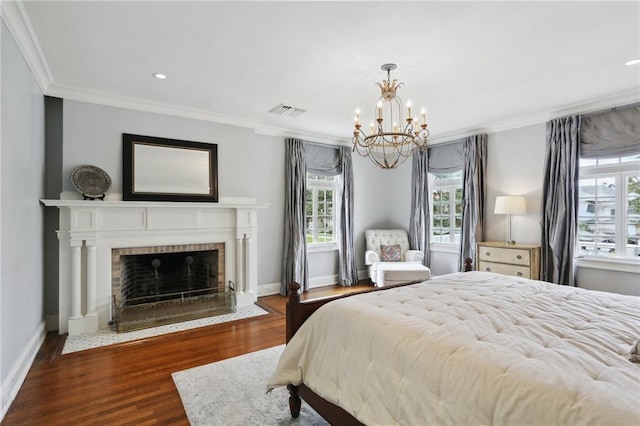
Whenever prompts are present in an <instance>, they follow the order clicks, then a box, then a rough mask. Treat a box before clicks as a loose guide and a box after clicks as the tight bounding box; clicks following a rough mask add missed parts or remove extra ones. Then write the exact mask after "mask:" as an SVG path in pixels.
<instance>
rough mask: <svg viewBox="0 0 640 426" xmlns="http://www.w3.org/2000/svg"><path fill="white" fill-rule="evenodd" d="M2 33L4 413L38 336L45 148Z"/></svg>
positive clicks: (30, 95)
mask: <svg viewBox="0 0 640 426" xmlns="http://www.w3.org/2000/svg"><path fill="white" fill-rule="evenodd" d="M1 31H2V37H1V40H2V46H1V49H2V50H1V60H2V73H1V84H2V90H1V93H2V110H1V111H2V132H1V134H2V139H1V143H0V160H1V168H0V244H1V245H0V381H1V383H2V386H1V389H2V390H3V391H2V405H1V406H0V408H2V409H3V412H4V410H6V409H7V406H6V404H7V403H8V402H10V400H11V399H12V395H9V394H8V393H7V392H11V391H12V389H14V388H15V386H16V382H17V381H18V380H20V379H21V371H24V368H25V367H26V368H27V369H28V368H29V365H30V357H31V356H32V355H35V354H34V353H29V350H33V349H34V345H37V344H38V343H39V342H38V339H37V336H38V334H39V331H38V330H43V324H42V319H43V299H44V294H43V293H44V284H43V257H44V256H43V221H44V213H43V207H42V206H41V205H40V202H39V199H40V198H42V196H43V195H44V151H45V147H44V99H43V96H42V92H41V91H40V88H39V86H38V85H37V83H36V81H35V80H34V79H33V77H32V74H31V71H30V70H29V68H28V66H27V64H26V62H25V61H24V59H23V57H22V54H21V53H20V51H19V50H18V47H17V46H16V44H15V42H14V41H13V38H12V37H11V35H10V33H9V31H8V30H7V28H6V27H5V25H4V23H3V24H2V28H1ZM34 338H35V341H34ZM35 349H36V350H37V347H35ZM24 372H26V371H24ZM17 385H19V383H17ZM0 418H1V415H0Z"/></svg>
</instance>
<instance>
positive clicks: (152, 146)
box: [122, 133, 218, 202]
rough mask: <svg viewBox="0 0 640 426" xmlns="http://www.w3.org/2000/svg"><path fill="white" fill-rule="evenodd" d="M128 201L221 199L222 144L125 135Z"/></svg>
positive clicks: (125, 192) (124, 193)
mask: <svg viewBox="0 0 640 426" xmlns="http://www.w3.org/2000/svg"><path fill="white" fill-rule="evenodd" d="M122 148H123V150H122V153H123V164H122V182H123V191H122V199H123V200H124V201H199V202H218V145H217V144H208V143H202V142H191V141H184V140H178V139H166V138H157V137H151V136H140V135H132V134H128V133H123V134H122Z"/></svg>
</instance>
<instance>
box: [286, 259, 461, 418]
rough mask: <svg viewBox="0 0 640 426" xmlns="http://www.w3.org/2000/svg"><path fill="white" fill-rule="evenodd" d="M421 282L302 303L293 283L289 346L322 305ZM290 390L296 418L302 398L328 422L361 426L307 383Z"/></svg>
mask: <svg viewBox="0 0 640 426" xmlns="http://www.w3.org/2000/svg"><path fill="white" fill-rule="evenodd" d="M471 263H472V260H471V259H470V258H467V259H465V263H464V271H465V272H467V271H471V270H472V266H471ZM419 282H422V280H419V281H411V282H408V283H402V284H393V285H389V286H385V287H380V288H377V287H374V288H371V289H368V290H363V291H358V292H354V293H349V294H341V295H338V296H329V297H323V298H318V299H309V300H301V299H300V284H298V283H295V282H292V283H289V285H288V286H287V290H288V299H287V319H286V321H287V332H286V333H287V334H286V339H287V343H289V340H291V338H292V337H293V335H294V334H295V333H296V331H297V330H298V329H299V328H300V326H301V325H302V324H303V323H304V322H305V321H306V320H307V318H309V317H310V316H311V314H313V313H314V312H315V311H316V310H317V309H318V308H320V307H321V306H322V305H324V304H326V303H329V302H332V301H334V300H338V299H342V298H344V297H350V296H354V295H357V294H363V293H370V292H372V291H385V290H388V289H390V288H397V287H404V286H407V285H411V284H416V283H419ZM287 389H288V390H289V410H290V411H291V416H292V417H293V418H298V416H299V415H300V408H301V406H302V399H304V400H305V401H306V402H307V403H308V404H309V405H310V406H311V407H312V408H313V409H314V410H316V411H317V412H318V413H319V414H320V415H321V416H322V417H324V419H325V420H327V421H328V422H329V423H331V424H339V425H343V426H351V425H362V423H360V422H359V421H358V420H357V419H356V418H355V417H353V416H352V415H351V414H349V413H348V412H347V411H345V410H343V409H342V408H340V407H338V406H337V405H335V404H333V403H331V402H329V401H327V400H326V399H324V398H322V397H321V396H319V395H318V394H316V393H315V392H313V391H312V390H311V389H309V388H308V387H307V386H305V384H304V383H302V384H300V385H299V386H294V385H287Z"/></svg>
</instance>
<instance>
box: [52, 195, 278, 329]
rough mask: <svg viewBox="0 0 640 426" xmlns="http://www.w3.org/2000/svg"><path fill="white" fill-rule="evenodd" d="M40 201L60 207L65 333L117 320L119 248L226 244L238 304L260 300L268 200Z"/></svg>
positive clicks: (227, 268)
mask: <svg viewBox="0 0 640 426" xmlns="http://www.w3.org/2000/svg"><path fill="white" fill-rule="evenodd" d="M40 201H41V202H42V203H43V204H44V205H45V206H50V207H57V208H58V209H59V210H60V229H59V230H58V232H57V233H58V239H59V246H60V252H59V268H60V271H59V318H58V323H59V332H60V334H62V333H67V332H68V333H69V335H77V334H83V333H87V332H92V331H96V330H98V328H102V327H106V326H107V324H108V322H109V321H110V320H112V319H113V315H114V314H113V313H112V294H111V268H112V266H111V250H112V249H114V248H124V247H150V246H162V245H178V244H206V243H224V244H225V275H226V276H225V279H226V280H227V281H233V282H234V283H235V285H236V296H237V306H246V305H250V304H252V303H254V302H255V301H256V300H257V294H258V274H257V265H258V259H257V253H258V250H257V236H258V217H257V211H258V209H263V208H266V207H268V204H257V203H255V201H254V200H253V199H233V200H232V201H230V202H220V203H181V202H180V203H178V202H146V201H99V200H93V201H91V200H87V201H85V200H40Z"/></svg>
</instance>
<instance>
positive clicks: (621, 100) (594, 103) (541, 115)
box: [429, 90, 640, 144]
mask: <svg viewBox="0 0 640 426" xmlns="http://www.w3.org/2000/svg"><path fill="white" fill-rule="evenodd" d="M636 102H640V93H639V92H638V91H637V90H629V91H625V92H620V93H617V94H615V95H611V96H607V97H605V98H600V99H596V100H591V101H587V102H580V103H575V104H572V105H567V106H564V107H562V108H556V109H549V110H544V111H540V112H537V113H535V114H529V115H525V116H520V117H516V118H513V119H507V120H504V121H496V122H495V123H492V124H489V125H487V126H484V127H479V128H468V129H464V130H460V131H456V132H450V133H445V134H442V135H438V136H437V137H433V138H429V143H430V144H438V143H443V142H448V141H454V140H456V139H461V138H464V137H467V136H472V135H477V134H479V133H498V132H503V131H505V130H512V129H518V128H522V127H527V126H532V125H535V124H540V123H546V122H547V121H549V120H551V119H554V118H559V117H566V116H567V115H572V114H588V113H590V112H595V111H599V110H604V109H607V108H613V107H616V106H622V105H627V104H631V103H636Z"/></svg>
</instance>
